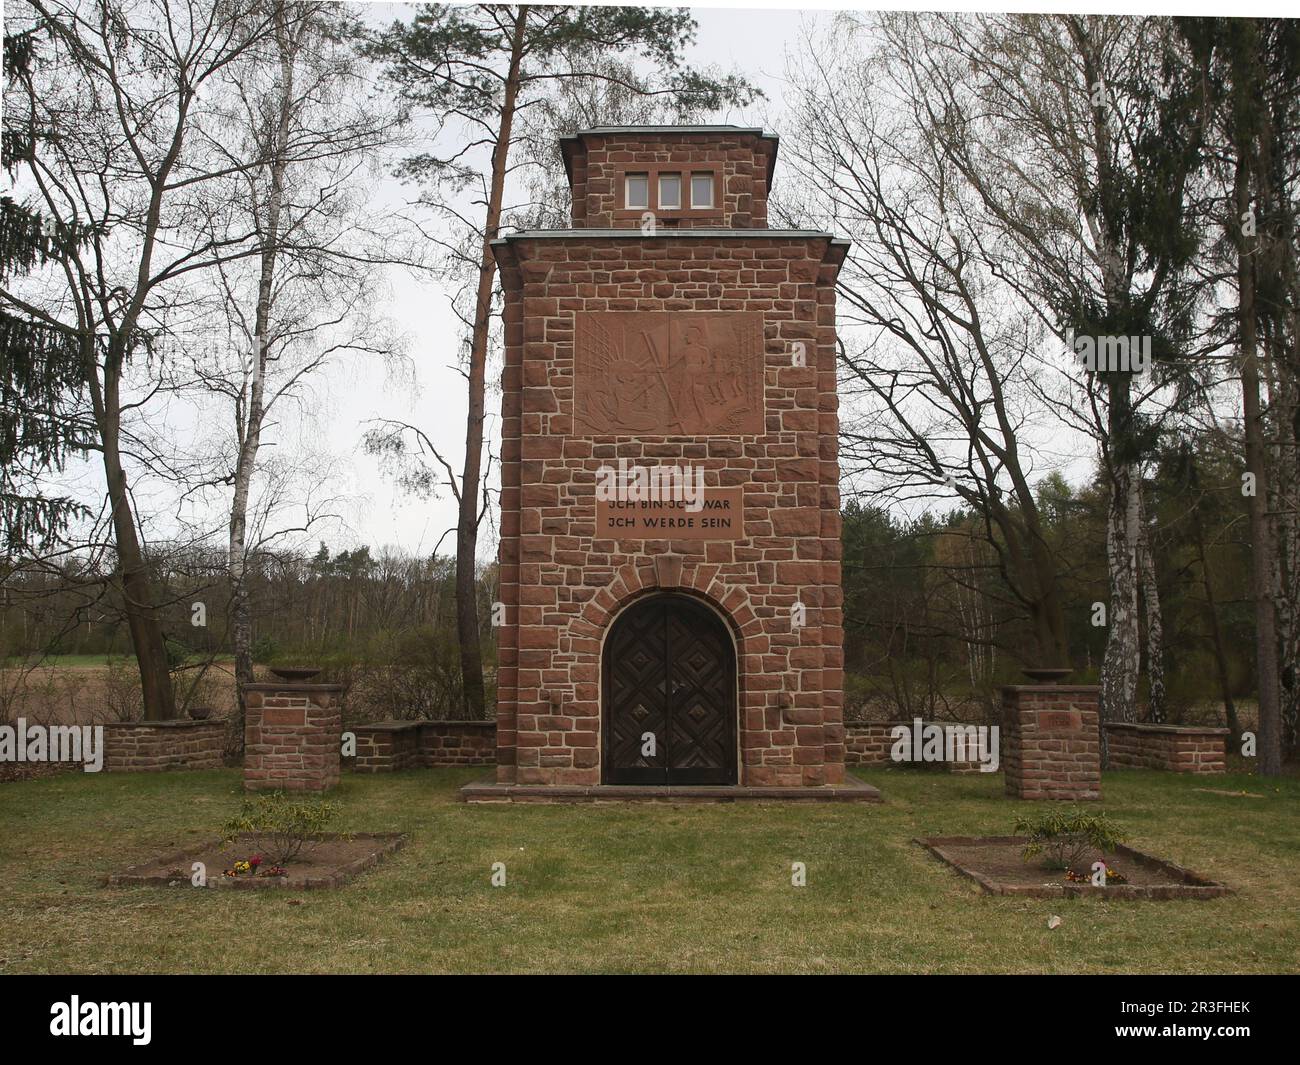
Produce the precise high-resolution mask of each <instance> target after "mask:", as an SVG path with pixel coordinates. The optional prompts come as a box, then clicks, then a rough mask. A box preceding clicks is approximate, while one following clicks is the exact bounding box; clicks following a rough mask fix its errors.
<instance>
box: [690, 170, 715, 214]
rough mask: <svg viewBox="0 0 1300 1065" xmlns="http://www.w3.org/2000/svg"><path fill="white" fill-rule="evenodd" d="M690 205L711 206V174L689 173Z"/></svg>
mask: <svg viewBox="0 0 1300 1065" xmlns="http://www.w3.org/2000/svg"><path fill="white" fill-rule="evenodd" d="M691 206H692V207H712V206H713V175H712V174H692V175H691Z"/></svg>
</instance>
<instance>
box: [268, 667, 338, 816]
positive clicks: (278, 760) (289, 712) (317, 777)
mask: <svg viewBox="0 0 1300 1065" xmlns="http://www.w3.org/2000/svg"><path fill="white" fill-rule="evenodd" d="M346 690H347V688H346V686H345V685H342V684H300V683H295V682H292V681H283V680H281V681H273V682H271V683H264V684H250V685H249V686H248V687H247V689H245V691H246V696H245V702H246V707H245V709H246V711H247V713H246V715H245V718H244V790H245V791H279V790H283V791H329V790H330V789H331V788H333V787H335V786H337V784H338V782H339V765H340V761H341V759H340V754H341V749H342V745H343V718H342V716H341V709H340V707H341V703H342V699H343V693H344V692H345V691H346Z"/></svg>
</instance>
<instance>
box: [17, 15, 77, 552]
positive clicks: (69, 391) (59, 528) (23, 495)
mask: <svg viewBox="0 0 1300 1065" xmlns="http://www.w3.org/2000/svg"><path fill="white" fill-rule="evenodd" d="M34 35H35V31H28V32H26V33H18V34H12V35H9V36H6V38H5V42H4V73H5V78H6V80H12V79H13V78H15V77H17V76H19V75H20V74H22V73H24V72H25V71H26V70H27V67H28V64H29V63H30V61H31V57H32V51H33V48H34V46H35V41H34ZM31 148H32V142H31V139H30V137H29V136H28V135H27V134H26V132H25V131H24V130H22V129H21V128H20V127H18V126H17V125H15V126H14V127H13V128H8V126H7V128H6V129H5V130H4V138H3V160H2V162H3V167H4V170H5V173H6V174H7V175H9V176H10V177H12V173H13V169H14V167H15V166H16V165H17V164H18V163H19V162H20V161H21V160H22V159H24V158H26V157H27V156H28V155H29V154H30V151H31ZM70 239H73V235H72V234H69V233H67V232H66V231H65V229H64V227H53V226H50V225H47V223H46V220H45V219H43V218H42V217H41V215H40V213H39V212H37V211H35V210H33V209H31V208H30V207H29V206H27V205H25V204H23V203H20V202H18V201H17V200H15V199H14V198H13V197H12V196H9V195H5V196H3V197H0V283H6V282H8V281H9V279H10V278H12V277H15V276H21V275H22V274H25V273H29V272H31V271H32V270H34V269H37V268H39V267H41V266H43V265H45V263H47V262H49V261H50V260H57V258H58V254H59V247H60V244H61V243H62V242H65V241H68V240H70ZM82 387H83V375H82V370H81V357H80V348H79V346H78V341H77V337H76V336H75V334H73V333H71V332H65V331H62V330H58V329H54V328H52V327H50V326H48V325H46V324H44V323H41V322H36V321H33V320H31V319H30V318H29V317H27V316H26V315H24V314H22V313H21V311H20V310H19V309H18V308H17V307H16V306H14V305H13V304H12V303H11V302H10V301H8V300H6V301H5V302H4V303H3V304H0V398H3V403H0V557H3V558H5V559H11V558H15V557H20V556H23V555H26V554H30V553H31V552H33V551H38V550H43V549H46V548H49V547H50V546H52V545H53V544H55V543H56V542H57V541H58V540H59V539H60V537H61V536H62V534H63V533H64V532H65V531H66V529H67V527H68V525H69V523H70V522H71V521H73V520H74V519H75V518H77V517H80V516H82V515H84V514H85V513H86V508H85V507H83V506H82V505H81V504H80V503H78V502H76V501H75V500H73V499H71V498H68V497H67V496H62V495H47V494H45V493H43V492H42V489H41V483H40V482H41V480H42V477H43V476H44V475H45V474H48V473H50V472H55V471H59V470H62V469H63V468H64V464H65V463H66V461H67V459H68V458H69V457H70V456H72V455H75V454H77V453H80V452H83V451H84V450H85V449H86V445H87V442H88V440H89V432H88V430H87V427H85V426H83V425H82V424H81V423H80V422H79V421H78V420H77V418H76V416H75V409H74V408H75V402H76V400H77V398H78V397H79V396H80V394H81V391H82Z"/></svg>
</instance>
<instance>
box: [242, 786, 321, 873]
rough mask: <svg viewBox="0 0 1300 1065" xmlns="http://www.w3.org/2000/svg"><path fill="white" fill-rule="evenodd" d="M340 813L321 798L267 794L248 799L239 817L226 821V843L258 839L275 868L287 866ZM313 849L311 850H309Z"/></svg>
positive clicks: (262, 851)
mask: <svg viewBox="0 0 1300 1065" xmlns="http://www.w3.org/2000/svg"><path fill="white" fill-rule="evenodd" d="M337 813H338V808H337V807H336V806H335V805H334V804H333V803H329V802H325V801H324V800H321V799H299V798H290V797H289V796H288V795H286V794H285V793H284V792H282V791H272V792H265V793H263V794H261V795H258V796H257V798H255V799H245V800H244V808H243V810H242V811H241V812H240V814H239V816H238V817H232V818H231V819H230V820H229V821H227V822H226V825H225V828H224V829H223V831H224V833H225V839H226V842H227V843H230V842H231V841H233V840H234V838H235V837H236V836H239V835H251V836H254V837H255V838H256V845H257V849H258V853H260V854H261V855H262V856H263V857H264V858H265V859H266V860H267V861H268V862H270V863H271V864H272V865H288V864H289V863H290V862H291V861H293V860H294V859H295V858H296V857H298V855H299V854H300V853H301V852H302V850H303V848H304V847H306V846H307V845H308V844H313V845H314V844H315V843H318V842H319V836H320V834H321V833H322V832H324V831H325V826H326V825H328V824H329V823H330V822H331V821H332V820H333V819H334V817H335V815H336V814H337ZM308 849H310V848H308Z"/></svg>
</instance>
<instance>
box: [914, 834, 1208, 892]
mask: <svg viewBox="0 0 1300 1065" xmlns="http://www.w3.org/2000/svg"><path fill="white" fill-rule="evenodd" d="M912 842H914V843H919V844H920V845H921V846H922V847H924V848H925V849H926V850H928V851H929V852H930V853H931V854H933V855H934V856H935V857H936V858H938V859H939V860H940V861H942V862H946V863H947V864H948V865H950V866H952V867H953V868H954V869H956V870H957V871H958V872H959V873H961V874H962V875H963V876H968V877H970V878H971V879H972V880H974V881H975V882H976V883H977V884H979V886H980V887H981V888H983V889H984V891H985V892H987V893H988V894H990V895H1022V896H1028V897H1030V898H1043V899H1055V898H1061V897H1065V896H1072V895H1098V896H1101V897H1103V898H1111V899H1213V898H1218V897H1220V896H1221V895H1230V894H1232V889H1231V888H1229V887H1227V886H1225V885H1224V884H1220V883H1217V882H1216V881H1213V880H1210V879H1209V878H1208V877H1204V876H1201V875H1200V874H1199V873H1194V872H1192V871H1191V870H1190V869H1184V868H1182V867H1181V866H1178V865H1175V864H1174V863H1173V862H1167V861H1164V860H1162V859H1160V858H1156V857H1153V856H1152V855H1149V854H1143V853H1142V852H1141V851H1137V850H1134V849H1133V848H1132V847H1126V846H1124V845H1123V844H1121V845H1120V846H1119V847H1118V848H1116V850H1115V852H1114V853H1113V854H1103V853H1102V852H1100V851H1098V852H1097V853H1096V854H1092V855H1089V856H1088V859H1087V861H1086V862H1085V863H1084V864H1085V866H1086V867H1087V868H1091V866H1092V863H1093V862H1095V861H1104V862H1105V863H1106V865H1107V866H1108V867H1109V868H1111V869H1114V870H1116V871H1118V872H1120V873H1122V874H1123V875H1124V877H1125V879H1126V880H1127V883H1123V884H1118V883H1108V884H1107V885H1106V886H1105V887H1094V886H1093V885H1092V884H1089V883H1082V884H1081V883H1072V882H1070V881H1068V880H1066V879H1065V873H1064V872H1057V871H1056V870H1051V869H1044V868H1043V867H1042V865H1041V864H1039V860H1038V859H1033V860H1032V861H1028V862H1026V861H1025V860H1024V858H1023V857H1022V856H1021V852H1022V851H1023V850H1024V846H1025V844H1026V843H1027V842H1028V839H1027V838H1026V837H1024V836H931V837H929V838H928V839H914V840H913V841H912Z"/></svg>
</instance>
